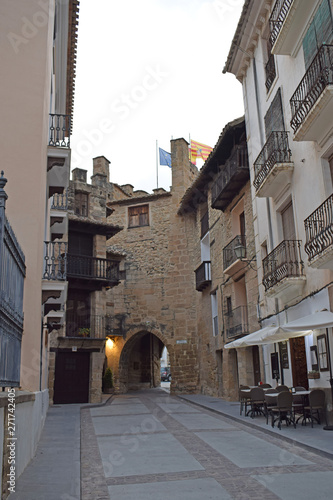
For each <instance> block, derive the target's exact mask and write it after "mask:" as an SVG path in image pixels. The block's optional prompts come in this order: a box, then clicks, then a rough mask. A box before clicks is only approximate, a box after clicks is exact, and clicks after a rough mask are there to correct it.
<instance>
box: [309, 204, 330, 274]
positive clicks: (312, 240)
mask: <svg viewBox="0 0 333 500" xmlns="http://www.w3.org/2000/svg"><path fill="white" fill-rule="evenodd" d="M304 226H305V234H306V243H305V246H304V249H305V251H306V253H307V254H308V257H309V263H310V264H311V263H314V262H313V261H316V262H317V264H318V265H316V266H314V267H320V268H324V269H332V264H333V262H332V261H333V195H331V196H329V197H328V198H327V200H325V201H324V203H322V204H321V205H320V206H319V207H318V208H317V209H316V210H315V211H314V212H312V214H311V215H309V217H308V218H307V219H305V221H304Z"/></svg>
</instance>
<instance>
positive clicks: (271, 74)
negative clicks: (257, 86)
mask: <svg viewBox="0 0 333 500" xmlns="http://www.w3.org/2000/svg"><path fill="white" fill-rule="evenodd" d="M265 75H266V81H265V86H266V92H269V89H270V88H271V86H272V84H273V82H274V80H275V77H276V69H275V60H274V55H273V54H271V55H270V56H269V58H268V61H267V64H266V66H265Z"/></svg>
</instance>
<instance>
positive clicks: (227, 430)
mask: <svg viewBox="0 0 333 500" xmlns="http://www.w3.org/2000/svg"><path fill="white" fill-rule="evenodd" d="M296 432H297V430H296ZM327 438H328V439H332V438H333V435H332V436H331V433H328V434H327ZM332 492H333V460H331V459H330V458H327V457H325V456H322V455H321V454H317V453H315V452H312V451H308V450H306V449H304V448H302V447H300V446H297V445H295V444H293V443H290V442H287V441H284V440H281V439H280V438H279V436H278V435H274V434H272V435H269V434H267V433H264V432H262V431H260V429H256V428H249V427H247V426H245V425H243V424H242V423H240V422H239V421H233V420H231V419H230V418H225V417H223V416H221V415H218V414H216V413H214V412H212V411H210V410H209V409H205V408H201V407H198V406H195V405H193V404H191V403H190V402H184V400H181V399H180V398H177V397H176V396H175V397H173V396H170V395H169V394H168V393H166V392H164V391H162V390H150V391H144V392H137V393H131V394H127V395H122V396H116V397H114V398H113V399H112V401H111V402H110V403H108V404H107V405H106V406H103V407H98V408H83V409H82V410H81V498H82V500H109V499H115V498H117V499H118V498H121V500H141V499H142V500H162V499H163V500H165V498H168V497H169V498H172V500H178V499H179V500H187V499H190V500H199V499H200V500H203V499H204V500H206V499H210V500H230V499H235V500H251V499H256V500H273V499H281V500H291V499H292V500H298V499H301V500H310V499H311V500H312V499H313V498H318V499H329V498H332Z"/></svg>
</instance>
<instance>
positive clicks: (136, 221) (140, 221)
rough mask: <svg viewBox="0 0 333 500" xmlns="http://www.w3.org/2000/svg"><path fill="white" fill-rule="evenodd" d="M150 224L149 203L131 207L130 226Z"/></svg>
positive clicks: (129, 214)
mask: <svg viewBox="0 0 333 500" xmlns="http://www.w3.org/2000/svg"><path fill="white" fill-rule="evenodd" d="M139 226H149V205H140V206H136V207H129V209H128V227H139Z"/></svg>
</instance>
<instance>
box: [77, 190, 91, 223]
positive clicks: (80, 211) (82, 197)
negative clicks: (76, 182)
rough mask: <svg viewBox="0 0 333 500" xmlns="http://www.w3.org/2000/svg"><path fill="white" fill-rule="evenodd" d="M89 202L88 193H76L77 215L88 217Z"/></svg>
mask: <svg viewBox="0 0 333 500" xmlns="http://www.w3.org/2000/svg"><path fill="white" fill-rule="evenodd" d="M88 201H89V195H88V193H82V192H80V191H75V199H74V211H75V215H80V216H82V217H88Z"/></svg>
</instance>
